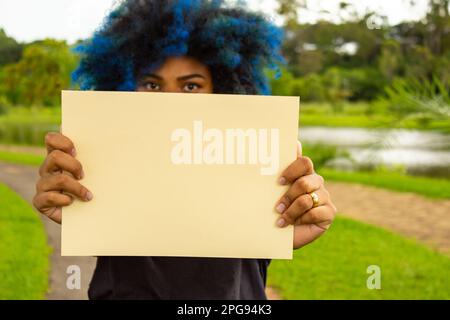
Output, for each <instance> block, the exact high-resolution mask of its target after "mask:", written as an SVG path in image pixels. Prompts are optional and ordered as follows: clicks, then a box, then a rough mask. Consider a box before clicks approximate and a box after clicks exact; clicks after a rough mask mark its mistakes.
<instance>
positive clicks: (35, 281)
mask: <svg viewBox="0 0 450 320" xmlns="http://www.w3.org/2000/svg"><path fill="white" fill-rule="evenodd" d="M0 199H1V201H0V253H1V254H0V300H3V299H8V300H9V299H43V298H44V297H45V293H46V292H47V285H48V272H49V254H50V248H49V247H48V245H47V238H46V236H45V232H44V229H43V225H42V222H41V220H40V219H39V217H38V216H37V214H36V213H35V212H34V211H33V209H32V208H31V207H30V205H28V204H27V203H26V202H25V200H23V199H22V198H21V197H19V196H18V195H17V194H15V193H14V192H13V191H11V190H10V189H8V188H7V187H6V186H5V185H3V184H0Z"/></svg>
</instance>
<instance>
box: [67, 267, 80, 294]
mask: <svg viewBox="0 0 450 320" xmlns="http://www.w3.org/2000/svg"><path fill="white" fill-rule="evenodd" d="M66 273H67V274H68V275H69V276H68V277H67V280H66V287H67V289H69V290H80V289H81V268H80V266H77V265H70V266H68V267H67V269H66Z"/></svg>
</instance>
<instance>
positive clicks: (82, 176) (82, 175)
mask: <svg viewBox="0 0 450 320" xmlns="http://www.w3.org/2000/svg"><path fill="white" fill-rule="evenodd" d="M83 178H84V171H83V170H81V173H80V180H81V179H83Z"/></svg>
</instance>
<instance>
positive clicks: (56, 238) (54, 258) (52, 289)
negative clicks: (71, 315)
mask: <svg viewBox="0 0 450 320" xmlns="http://www.w3.org/2000/svg"><path fill="white" fill-rule="evenodd" d="M37 178H38V174H37V168H35V167H28V166H16V165H10V164H5V163H1V162H0V182H3V183H5V184H7V185H8V186H9V187H11V188H12V189H13V190H14V191H16V192H17V193H18V194H20V195H21V196H22V197H23V198H24V199H25V200H27V201H28V202H30V203H31V199H32V198H33V195H34V192H35V182H36V181H37ZM37 214H39V213H37ZM39 215H40V216H41V218H42V221H43V223H44V226H45V229H46V231H47V237H48V243H49V245H50V246H51V247H52V248H53V252H52V255H51V260H50V268H51V271H50V283H49V292H48V293H47V299H49V300H55V299H65V300H66V299H67V300H71V299H87V289H88V285H89V281H90V279H91V277H92V272H93V270H94V267H95V258H91V257H61V238H60V237H61V227H60V226H59V225H58V224H56V223H54V222H52V221H51V220H50V219H48V218H46V217H44V216H42V215H41V214H39ZM71 265H78V266H79V267H80V270H81V289H80V290H76V289H75V290H69V289H67V287H66V281H67V277H68V274H67V273H66V271H67V267H68V266H71Z"/></svg>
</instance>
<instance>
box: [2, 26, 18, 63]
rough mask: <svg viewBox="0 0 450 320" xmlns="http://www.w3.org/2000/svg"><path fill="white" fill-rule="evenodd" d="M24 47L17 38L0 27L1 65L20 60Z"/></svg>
mask: <svg viewBox="0 0 450 320" xmlns="http://www.w3.org/2000/svg"><path fill="white" fill-rule="evenodd" d="M22 50H23V47H22V45H20V44H19V43H17V41H16V40H14V39H13V38H10V37H8V36H7V35H6V33H5V30H3V29H1V28H0V67H1V66H3V65H5V64H8V63H13V62H17V61H19V59H20V57H21V55H22Z"/></svg>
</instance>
